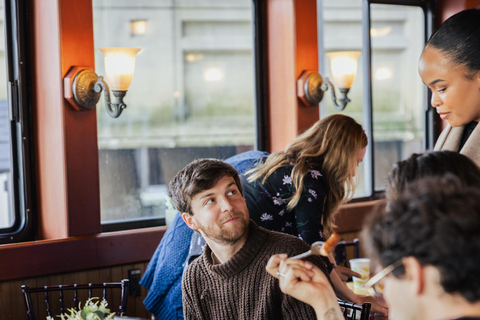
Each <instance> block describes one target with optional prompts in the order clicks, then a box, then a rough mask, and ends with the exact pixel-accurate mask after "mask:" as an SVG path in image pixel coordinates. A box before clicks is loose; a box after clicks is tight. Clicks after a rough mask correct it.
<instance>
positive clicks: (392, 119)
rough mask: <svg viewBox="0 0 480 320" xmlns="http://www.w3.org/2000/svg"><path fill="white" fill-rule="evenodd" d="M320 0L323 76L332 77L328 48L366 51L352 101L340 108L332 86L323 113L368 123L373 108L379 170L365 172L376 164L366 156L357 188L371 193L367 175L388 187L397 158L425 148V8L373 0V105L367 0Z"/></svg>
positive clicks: (378, 188) (360, 60)
mask: <svg viewBox="0 0 480 320" xmlns="http://www.w3.org/2000/svg"><path fill="white" fill-rule="evenodd" d="M320 3H321V7H320V12H321V15H320V17H319V20H320V21H321V22H320V23H321V27H320V29H319V30H321V31H320V32H321V33H320V37H319V38H320V39H321V40H320V41H319V46H320V50H319V51H320V64H321V69H320V71H321V72H322V76H324V78H326V77H328V78H330V79H332V76H331V74H332V73H331V67H330V59H329V58H328V57H327V56H326V53H328V52H332V51H362V55H360V56H359V58H358V61H357V62H358V70H357V75H356V77H355V80H354V82H353V85H352V88H351V89H350V92H349V94H348V96H349V98H350V99H351V102H350V103H349V104H348V105H347V107H346V109H345V110H344V111H338V110H337V109H335V108H334V103H333V100H332V98H331V88H329V89H328V91H327V92H325V98H324V100H323V101H322V103H321V116H322V117H323V116H325V115H327V114H331V113H337V112H341V113H344V114H347V115H350V116H351V117H353V118H355V119H356V120H357V121H358V122H359V123H360V124H362V125H364V126H365V124H366V123H367V122H368V121H369V119H368V118H369V116H368V115H369V112H372V118H373V124H372V128H373V137H371V136H369V143H370V144H371V143H372V142H373V143H374V157H373V162H372V163H373V166H374V167H373V172H374V176H373V177H371V178H370V177H366V176H365V175H366V174H369V173H368V172H372V170H370V169H368V168H366V167H365V166H366V165H368V164H367V163H368V162H366V161H364V162H363V163H362V164H361V166H360V168H359V169H360V170H359V171H360V175H359V184H358V187H357V189H356V193H355V197H364V196H371V192H370V190H369V187H368V184H367V180H370V179H371V180H372V181H373V188H374V190H375V191H381V190H383V189H384V188H385V179H386V176H387V174H388V173H389V172H390V170H391V169H392V168H393V164H394V163H395V162H397V161H399V160H401V159H404V158H406V157H408V156H409V155H410V154H411V153H413V152H422V151H423V148H424V139H425V137H424V135H425V133H424V132H425V123H426V122H425V118H424V109H425V107H424V104H425V97H424V90H423V86H422V83H421V79H420V77H419V76H418V72H417V63H418V58H419V57H420V53H421V50H422V49H423V45H424V43H425V29H424V25H425V17H424V13H423V10H422V9H421V8H420V7H415V6H397V5H384V4H371V5H370V8H371V29H370V35H371V41H372V45H371V46H372V48H371V61H372V66H371V67H372V95H373V99H372V100H373V102H372V104H373V105H372V106H369V105H365V104H364V97H365V90H368V84H366V83H364V66H363V59H364V57H363V54H364V52H365V51H364V49H363V37H362V23H364V22H363V21H362V1H360V0H337V1H325V0H323V1H321V2H320ZM332 80H333V79H332ZM339 96H340V92H339V91H338V88H337V97H339ZM367 169H368V170H367Z"/></svg>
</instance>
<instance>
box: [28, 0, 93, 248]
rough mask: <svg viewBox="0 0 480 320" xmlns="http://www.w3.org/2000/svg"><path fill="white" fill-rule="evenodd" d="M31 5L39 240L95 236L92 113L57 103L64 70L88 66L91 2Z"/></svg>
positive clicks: (51, 0)
mask: <svg viewBox="0 0 480 320" xmlns="http://www.w3.org/2000/svg"><path fill="white" fill-rule="evenodd" d="M32 5H33V16H34V26H35V27H34V36H35V39H34V45H35V58H34V63H35V79H34V84H35V91H34V92H35V103H34V110H35V120H36V123H35V127H36V134H35V137H36V141H35V146H36V158H37V172H38V199H39V204H40V206H39V208H38V213H39V214H38V217H39V221H38V226H39V237H40V238H41V239H56V238H65V237H68V236H78V235H88V234H95V233H100V232H101V225H100V192H99V175H98V148H97V130H96V128H97V124H96V114H95V111H94V110H93V111H86V112H78V111H74V110H73V109H72V108H71V107H70V106H69V105H68V103H67V102H66V100H65V99H64V98H63V76H64V75H65V74H66V73H67V72H68V70H69V69H70V67H72V66H75V65H77V66H87V67H92V68H93V67H94V55H93V17H92V16H93V11H92V2H91V0H76V1H70V0H44V1H33V2H32Z"/></svg>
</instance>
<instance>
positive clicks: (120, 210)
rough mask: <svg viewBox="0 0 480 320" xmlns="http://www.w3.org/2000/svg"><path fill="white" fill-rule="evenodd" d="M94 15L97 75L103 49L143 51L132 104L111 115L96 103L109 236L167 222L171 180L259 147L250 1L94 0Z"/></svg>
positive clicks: (129, 98)
mask: <svg viewBox="0 0 480 320" xmlns="http://www.w3.org/2000/svg"><path fill="white" fill-rule="evenodd" d="M93 10H94V35H95V64H96V72H97V74H99V75H104V74H105V72H104V62H103V55H102V53H101V52H100V50H98V48H100V47H139V48H142V51H141V52H140V53H139V54H138V55H137V58H136V65H135V74H134V76H133V81H132V84H131V87H130V89H129V90H128V93H127V95H126V97H125V102H126V104H127V105H128V108H127V109H126V110H125V111H124V112H123V113H122V115H121V116H120V117H119V118H117V119H112V118H110V117H109V116H108V114H107V113H106V112H105V107H104V106H103V105H102V104H103V101H102V104H99V105H98V106H97V121H98V148H99V162H100V163H99V166H100V193H101V210H102V213H101V217H102V223H103V227H104V230H114V229H119V228H124V227H127V228H128V227H132V226H133V225H135V223H133V221H137V222H136V225H135V226H139V224H138V223H140V224H142V223H143V224H144V225H145V226H148V225H152V224H157V225H158V224H165V223H166V222H169V220H170V216H169V215H167V212H166V208H167V207H166V205H165V197H166V196H167V184H168V182H169V181H170V180H171V179H172V178H173V176H174V175H175V174H176V173H177V172H178V171H179V170H180V169H181V168H183V166H185V165H186V164H187V163H189V162H190V161H192V160H193V159H195V158H201V157H215V158H220V159H222V158H223V159H224V158H228V157H230V156H232V155H235V154H237V153H239V152H243V151H246V150H251V149H253V148H254V145H255V143H256V130H255V128H256V124H255V112H256V111H255V94H254V92H255V86H254V52H253V49H254V46H253V25H252V1H251V0H228V1H226V0H213V1H212V0H201V1H198V0H182V1H159V0H150V1H133V2H132V1H129V2H128V3H127V2H125V1H113V2H112V1H106V0H94V1H93ZM102 100H103V99H102ZM139 221H140V222H139ZM118 223H130V225H129V226H120V225H119V224H118Z"/></svg>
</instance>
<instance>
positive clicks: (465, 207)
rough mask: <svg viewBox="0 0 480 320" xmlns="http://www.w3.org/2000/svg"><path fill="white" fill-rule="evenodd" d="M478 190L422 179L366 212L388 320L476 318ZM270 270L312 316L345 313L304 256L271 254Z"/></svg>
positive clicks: (479, 301) (367, 243)
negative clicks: (370, 211)
mask: <svg viewBox="0 0 480 320" xmlns="http://www.w3.org/2000/svg"><path fill="white" fill-rule="evenodd" d="M478 199H480V189H479V188H477V187H465V185H464V184H463V183H462V182H461V181H460V179H459V178H458V177H455V176H454V175H451V174H447V175H445V176H442V177H425V178H422V179H419V180H418V181H415V182H413V183H412V184H410V185H408V186H407V188H406V190H405V191H403V192H401V193H400V194H398V195H397V197H396V198H395V199H392V200H391V201H390V202H389V205H388V206H385V207H383V208H378V209H377V210H376V211H374V212H373V213H372V215H370V217H369V218H368V219H367V222H366V224H365V230H364V232H363V234H362V238H363V241H362V242H363V245H364V247H365V248H366V249H367V252H368V255H369V256H370V258H371V260H372V263H373V264H374V265H376V266H377V269H381V271H379V272H378V274H377V275H375V276H374V277H372V278H371V279H370V281H369V282H368V283H367V287H369V288H371V289H372V290H373V291H375V293H376V294H377V296H378V297H379V298H384V299H385V301H386V303H387V304H388V307H389V309H388V310H389V319H414V320H415V319H419V320H420V319H421V320H440V319H457V320H460V319H461V320H466V319H470V320H474V319H477V320H479V319H480V268H479V264H480V254H479V252H480V232H478V230H480V202H479V201H478ZM266 269H267V271H268V272H269V273H270V274H271V275H273V276H274V277H276V278H278V279H279V282H280V288H281V290H282V291H283V292H284V293H287V294H290V295H292V296H293V297H295V298H296V299H299V300H301V301H304V302H305V303H308V304H310V305H311V306H312V307H313V308H314V310H315V311H316V316H317V319H343V316H342V314H341V312H340V308H339V307H338V304H337V302H336V300H335V295H334V294H333V293H332V290H331V289H330V288H328V281H326V277H325V276H324V275H322V274H321V272H319V271H318V270H317V268H316V267H315V266H313V265H312V264H311V263H309V262H304V261H298V260H290V259H287V258H286V256H285V255H276V256H272V257H271V259H270V260H269V262H268V264H267V267H266Z"/></svg>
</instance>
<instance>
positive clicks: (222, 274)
mask: <svg viewBox="0 0 480 320" xmlns="http://www.w3.org/2000/svg"><path fill="white" fill-rule="evenodd" d="M266 238H267V233H266V232H265V231H264V230H263V229H261V228H260V227H259V226H257V225H256V224H255V222H253V221H252V220H250V222H249V225H248V237H247V241H245V244H244V245H243V247H242V248H241V249H240V250H239V251H238V252H237V253H236V254H235V255H234V256H233V257H232V258H230V260H228V261H227V262H225V263H222V264H215V265H214V264H213V261H212V249H210V247H209V246H208V245H206V246H205V250H204V252H203V256H202V259H203V263H204V264H205V267H206V269H207V271H208V272H209V273H210V274H212V276H214V277H218V278H223V279H226V278H229V277H231V276H234V275H236V274H239V273H240V272H242V271H243V270H244V269H245V268H246V267H247V266H249V265H250V263H251V262H252V261H253V259H254V258H255V257H256V256H257V254H258V253H259V251H260V249H261V248H262V246H263V245H264V244H265V241H266Z"/></svg>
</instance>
